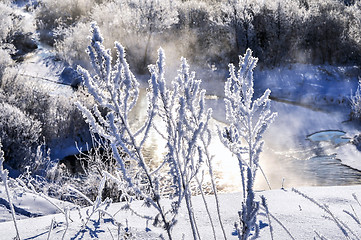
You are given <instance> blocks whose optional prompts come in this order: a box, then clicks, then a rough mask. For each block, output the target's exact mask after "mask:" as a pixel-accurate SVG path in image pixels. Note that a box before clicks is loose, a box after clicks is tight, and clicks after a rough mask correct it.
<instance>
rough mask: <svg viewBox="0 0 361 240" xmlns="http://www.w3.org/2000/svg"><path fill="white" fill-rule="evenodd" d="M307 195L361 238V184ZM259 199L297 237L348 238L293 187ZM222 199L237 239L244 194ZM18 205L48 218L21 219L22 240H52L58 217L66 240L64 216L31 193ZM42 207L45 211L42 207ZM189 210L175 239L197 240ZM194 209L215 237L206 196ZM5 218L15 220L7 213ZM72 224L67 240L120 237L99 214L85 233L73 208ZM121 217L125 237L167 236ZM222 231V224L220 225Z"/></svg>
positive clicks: (277, 232) (277, 233) (206, 235)
mask: <svg viewBox="0 0 361 240" xmlns="http://www.w3.org/2000/svg"><path fill="white" fill-rule="evenodd" d="M298 190H300V191H301V192H303V193H306V194H307V195H308V196H309V197H312V198H314V199H315V200H316V201H318V202H319V203H320V204H322V205H323V204H327V205H328V206H329V209H330V210H331V212H332V213H333V214H334V215H335V216H336V217H337V218H339V219H340V220H341V221H343V222H344V223H345V224H346V225H347V226H348V227H350V228H351V229H352V231H354V233H355V234H357V235H358V236H360V234H361V228H360V226H359V225H358V224H357V223H356V221H355V220H354V219H352V217H351V216H350V215H348V214H347V213H345V212H344V210H346V211H348V212H351V213H354V212H353V209H354V211H355V213H356V214H357V215H360V214H361V206H360V205H359V204H358V203H357V202H356V201H355V199H353V196H352V194H353V193H355V194H356V196H357V197H361V193H360V192H361V186H360V185H357V186H344V187H306V188H299V189H298ZM3 194H4V193H3V190H1V193H0V195H1V198H3ZM257 195H258V196H259V195H264V196H265V197H266V198H267V202H268V206H269V211H270V213H271V214H272V215H273V216H274V217H275V218H276V219H277V220H278V221H280V222H281V223H282V224H283V225H284V227H285V228H287V230H288V231H289V232H290V233H291V235H292V236H293V237H294V238H295V239H313V237H315V236H316V233H315V231H317V233H318V234H322V235H323V236H325V237H326V238H327V239H342V238H343V237H344V235H343V234H342V232H341V230H340V229H339V228H338V227H337V225H336V224H335V223H334V222H332V221H331V220H330V219H328V218H329V217H330V216H329V215H327V214H326V213H325V212H324V211H323V210H322V209H320V208H319V207H317V206H316V205H315V204H314V203H312V202H311V201H309V200H307V199H305V198H304V197H302V196H300V195H298V194H296V193H294V192H292V190H290V189H285V190H282V189H278V190H271V191H262V192H258V193H257ZM207 201H209V204H210V205H209V206H210V209H211V211H212V212H211V214H212V216H213V217H214V219H213V220H214V222H215V223H216V224H217V220H216V213H215V212H213V211H215V208H214V206H213V205H214V204H213V199H212V196H207ZM220 201H221V215H222V219H223V223H224V225H225V230H226V235H227V237H228V239H236V238H237V237H236V236H235V235H234V227H233V225H234V222H235V221H237V211H239V210H240V202H241V194H240V193H229V194H222V195H220ZM17 203H18V206H20V207H21V206H23V208H27V207H28V210H29V211H37V212H38V213H39V211H40V212H42V213H43V214H44V215H46V216H43V217H37V218H28V219H22V220H19V221H18V225H19V231H20V236H21V237H22V239H46V238H47V236H48V233H49V228H50V224H51V222H52V219H55V224H54V229H53V230H52V232H51V239H61V238H62V236H63V234H64V230H65V228H66V224H65V222H66V221H65V218H64V215H63V214H55V215H53V214H51V213H52V211H54V207H53V206H51V205H49V204H46V203H44V200H42V199H41V198H40V197H38V196H34V195H31V194H24V195H22V196H21V197H20V196H18V197H17ZM39 206H41V207H39ZM121 206H122V203H116V204H112V205H111V207H110V208H109V210H108V211H107V212H109V213H111V214H116V213H117V212H118V210H119V209H120V208H121ZM132 206H133V207H134V208H135V209H137V210H138V211H139V212H142V214H150V215H151V214H152V213H153V212H152V210H150V209H147V208H146V207H144V206H142V202H133V203H132ZM185 210H186V209H185V207H184V206H183V207H182V208H181V212H180V214H179V217H178V220H179V222H178V223H177V225H176V226H175V228H174V230H173V234H174V237H175V239H182V236H183V234H184V239H191V229H190V226H189V224H188V223H187V214H186V211H185ZM194 210H195V215H196V218H197V220H198V224H199V230H200V233H201V236H202V239H213V234H212V231H211V228H210V224H209V220H208V218H207V214H206V212H205V209H204V206H203V205H202V200H201V197H200V196H197V197H194ZM86 211H87V209H86V208H84V209H82V210H81V213H82V216H85V215H86ZM0 218H1V219H6V218H9V216H7V215H6V214H4V213H3V212H2V213H1V216H0ZM70 218H71V219H72V222H69V227H68V230H67V232H66V235H65V239H112V237H113V238H114V239H117V236H118V226H117V225H115V224H113V223H114V222H113V221H112V220H110V219H109V217H107V216H104V218H103V219H101V220H100V221H98V220H99V219H98V218H99V215H98V214H96V215H94V217H93V218H92V220H91V221H89V223H88V225H87V228H86V229H84V230H82V229H81V224H82V222H81V220H80V218H79V212H78V211H77V210H74V209H73V210H72V211H71V212H70ZM115 219H116V220H117V221H118V222H119V223H121V224H122V225H121V226H122V227H121V233H122V234H124V228H125V227H126V226H128V229H129V233H130V234H131V235H132V236H133V237H134V239H160V238H159V234H162V233H163V234H165V233H164V232H163V231H162V230H161V229H160V228H156V227H153V226H152V224H151V222H149V223H148V224H147V222H146V221H145V220H144V219H141V218H139V217H137V216H135V215H134V214H132V213H130V212H126V211H120V212H118V213H117V214H116V215H115ZM258 222H259V223H260V226H261V232H260V239H271V237H270V228H269V225H268V220H267V219H266V218H265V216H259V217H258ZM271 225H272V228H273V235H274V239H291V237H290V236H289V234H288V233H287V232H286V231H285V230H284V228H283V227H281V225H279V224H278V223H277V222H276V220H275V219H273V218H271ZM216 227H217V229H219V227H218V225H216ZM0 229H7V231H2V236H1V238H2V239H12V238H13V237H14V236H15V230H14V226H13V223H12V221H8V222H3V223H0ZM216 234H217V238H219V239H221V238H222V233H221V231H218V230H217V233H216Z"/></svg>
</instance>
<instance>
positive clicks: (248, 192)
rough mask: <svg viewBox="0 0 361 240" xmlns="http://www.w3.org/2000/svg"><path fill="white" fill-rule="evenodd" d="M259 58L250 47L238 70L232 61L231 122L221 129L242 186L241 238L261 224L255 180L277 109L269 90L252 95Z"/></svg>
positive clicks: (229, 86) (228, 92) (228, 99)
mask: <svg viewBox="0 0 361 240" xmlns="http://www.w3.org/2000/svg"><path fill="white" fill-rule="evenodd" d="M257 60H258V59H257V58H254V57H253V56H252V51H251V50H250V49H247V51H246V54H245V55H244V56H243V57H242V56H240V58H239V70H238V71H237V73H236V72H235V67H234V65H233V64H230V65H229V72H230V77H229V78H228V79H227V82H226V84H225V96H226V97H225V104H226V118H227V121H228V122H229V126H228V127H225V128H224V129H223V130H222V131H220V138H221V140H222V142H223V143H224V145H225V146H226V147H227V148H228V149H229V150H230V151H231V152H232V153H233V154H234V155H235V156H236V157H237V160H238V164H239V167H240V172H241V176H242V186H243V202H242V209H241V211H240V212H239V223H236V228H237V230H238V237H239V239H248V237H249V236H250V234H251V233H252V235H253V237H257V236H258V231H259V226H258V225H257V222H256V217H257V213H258V210H259V201H256V200H255V196H254V191H253V184H254V180H255V177H256V173H257V170H258V169H259V168H260V165H259V159H260V153H261V152H262V148H263V144H264V142H263V141H262V137H263V133H264V132H265V131H266V130H267V128H268V126H269V125H270V124H271V123H272V121H273V119H274V118H275V116H276V113H272V112H271V109H270V99H269V96H270V93H271V91H270V90H269V89H267V90H266V91H265V92H264V94H263V95H262V96H261V97H259V98H257V99H255V100H254V99H253V97H254V96H253V95H254V89H253V69H254V68H255V67H256V64H257Z"/></svg>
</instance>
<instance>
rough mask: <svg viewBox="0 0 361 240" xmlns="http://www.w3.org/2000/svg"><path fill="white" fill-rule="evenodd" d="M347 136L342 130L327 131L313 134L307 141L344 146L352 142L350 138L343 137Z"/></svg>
mask: <svg viewBox="0 0 361 240" xmlns="http://www.w3.org/2000/svg"><path fill="white" fill-rule="evenodd" d="M345 134H346V132H344V131H340V130H325V131H319V132H315V133H312V134H310V135H308V136H307V139H308V140H310V141H312V142H331V143H333V144H342V143H348V142H350V138H346V137H343V136H344V135H345Z"/></svg>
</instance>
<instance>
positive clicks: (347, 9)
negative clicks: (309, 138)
mask: <svg viewBox="0 0 361 240" xmlns="http://www.w3.org/2000/svg"><path fill="white" fill-rule="evenodd" d="M36 12H37V27H38V30H39V31H40V32H41V33H42V34H41V37H42V40H43V41H46V42H47V43H49V44H54V45H55V47H56V49H57V51H58V52H59V57H61V58H62V59H64V60H66V61H67V62H69V63H70V64H74V65H76V64H84V63H85V62H86V61H85V59H86V54H85V53H84V50H83V49H85V47H86V41H85V40H84V39H85V38H84V37H83V36H84V35H88V34H89V32H88V26H89V22H91V21H96V22H97V23H98V25H99V27H100V29H101V31H102V32H103V34H104V38H105V39H106V42H105V44H106V45H108V46H107V47H112V46H111V45H112V43H113V42H114V41H119V42H121V43H122V44H123V45H124V46H125V47H126V49H127V53H128V59H129V61H130V63H131V64H132V66H137V69H136V70H138V71H141V69H146V66H147V65H148V64H149V63H151V62H154V60H155V59H156V49H157V48H158V47H159V46H162V47H163V48H164V49H165V50H166V51H167V52H171V53H172V56H174V58H175V59H174V60H178V59H179V57H180V56H185V57H187V58H188V59H189V60H190V61H191V62H193V63H195V64H201V65H202V64H204V65H216V66H217V65H222V66H223V65H225V64H227V63H228V62H236V61H237V58H238V55H239V53H242V52H245V50H246V49H247V48H251V49H252V50H253V51H254V54H255V56H257V57H258V58H259V59H260V64H261V65H262V66H277V65H279V64H283V63H294V62H302V63H313V64H326V63H328V64H359V63H360V62H361V60H360V59H361V58H360V55H361V32H360V28H361V3H360V1H352V0H351V1H350V0H348V1H340V0H322V1H321V0H282V1H280V0H276V1H273V0H272V1H271V0H270V1H257V0H243V1H239V0H218V1H217V0H208V1H199V0H190V1H184V0H183V1H181V0H165V1H155V0H77V1H70V0H66V1H61V2H59V1H50V0H43V1H41V2H40V4H39V5H38V6H37V8H36ZM172 56H170V57H172Z"/></svg>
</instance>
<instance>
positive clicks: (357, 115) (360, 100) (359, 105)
mask: <svg viewBox="0 0 361 240" xmlns="http://www.w3.org/2000/svg"><path fill="white" fill-rule="evenodd" d="M350 102H351V118H352V119H359V120H360V119H361V79H360V80H359V82H358V86H357V90H356V92H355V94H352V92H351V97H350Z"/></svg>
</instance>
